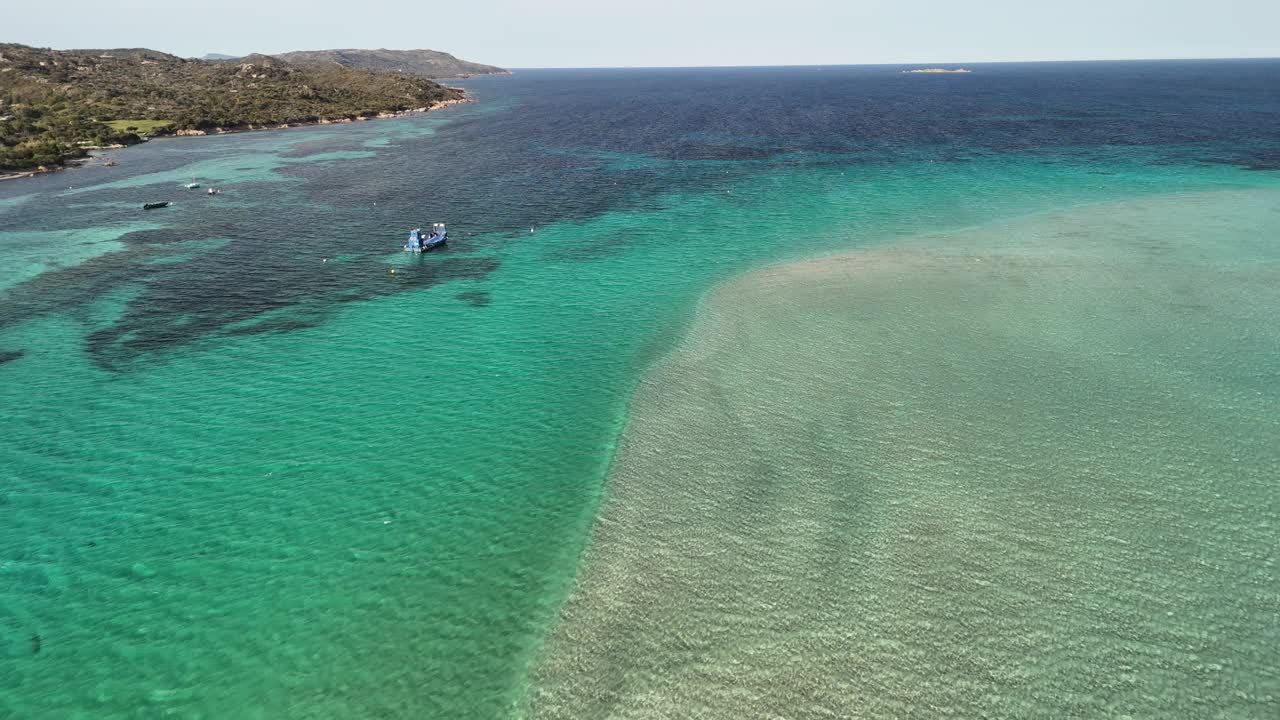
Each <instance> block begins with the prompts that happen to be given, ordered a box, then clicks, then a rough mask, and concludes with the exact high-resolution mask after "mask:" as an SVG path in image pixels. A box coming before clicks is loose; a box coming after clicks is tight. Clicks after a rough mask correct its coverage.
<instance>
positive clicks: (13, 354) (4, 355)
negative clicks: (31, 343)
mask: <svg viewBox="0 0 1280 720" xmlns="http://www.w3.org/2000/svg"><path fill="white" fill-rule="evenodd" d="M26 354H27V353H26V351H25V350H0V365H4V364H5V363H11V362H13V361H14V360H17V359H18V358H20V357H22V356H23V355H26Z"/></svg>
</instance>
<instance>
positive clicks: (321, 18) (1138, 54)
mask: <svg viewBox="0 0 1280 720" xmlns="http://www.w3.org/2000/svg"><path fill="white" fill-rule="evenodd" d="M52 5H56V11H54V10H52V9H51V6H52ZM0 42H18V43H23V44H26V45H36V46H42V47H54V48H62V49H65V48H106V47H148V48H152V49H155V50H163V51H166V52H171V53H174V54H177V55H183V56H189V57H198V56H202V55H204V54H205V53H209V52H219V53H227V54H231V55H242V54H248V53H250V52H265V53H275V52H286V51H289V50H316V49H323V48H352V47H355V48H369V47H385V48H396V49H408V48H432V49H436V50H444V51H446V52H451V53H453V54H454V55H457V56H458V57H461V58H464V59H467V60H474V61H476V62H484V63H491V64H495V65H501V66H503V67H511V68H534V67H656V66H698V65H835V64H863V63H868V64H869V63H926V64H931V63H961V62H1001V61H1019V60H1099V59H1135V58H1195V57H1280V0H1212V1H1211V0H962V1H959V0H957V1H953V2H943V1H942V0H844V1H843V2H841V1H839V0H539V1H536V2H518V1H517V0H448V1H446V2H441V1H440V0H358V1H357V2H350V1H349V0H343V1H339V0H216V1H215V2H207V3H184V2H174V0H159V1H157V0H110V2H106V3H104V2H103V0H53V2H52V3H49V4H46V3H44V2H24V1H22V0H0Z"/></svg>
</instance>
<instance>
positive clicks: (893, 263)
mask: <svg viewBox="0 0 1280 720" xmlns="http://www.w3.org/2000/svg"><path fill="white" fill-rule="evenodd" d="M1277 229H1280V194H1278V193H1277V192H1276V191H1274V190H1272V191H1242V192H1229V191H1228V192H1220V193H1203V194H1186V195H1178V196H1168V197H1160V198H1152V199H1144V200H1133V201H1123V202H1117V203H1105V204H1099V205H1094V206H1090V207H1086V208H1080V209H1075V210H1069V211H1059V212H1051V213H1045V214H1039V215H1035V216H1030V217H1027V218H1023V219H1019V220H1012V221H1008V222H1002V223H995V224H992V225H989V226H985V227H978V228H974V229H972V230H967V231H961V232H957V233H950V234H945V235H936V236H924V237H917V238H911V239H906V240H903V241H899V242H895V243H891V244H888V245H886V246H882V247H877V248H874V249H868V250H862V251H856V252H853V253H846V254H840V255H834V256H829V257H823V258H819V259H814V260H805V261H799V262H794V263H789V264H783V265H780V266H774V267H770V268H767V269H764V270H759V271H755V272H752V273H749V274H747V275H745V276H742V277H739V278H736V279H734V280H731V281H729V282H727V283H725V284H723V285H721V286H720V287H719V288H718V289H716V290H715V291H714V292H712V293H711V294H710V295H709V297H708V299H707V300H706V301H705V303H704V305H703V308H702V310H701V311H700V314H699V317H698V320H697V321H696V323H695V327H694V329H693V330H692V331H691V333H690V335H689V337H688V338H687V339H686V340H685V341H684V343H683V344H682V345H680V346H679V347H678V349H676V350H675V351H674V352H673V353H672V354H671V355H670V356H669V357H668V358H667V359H666V360H665V361H664V362H662V363H661V364H660V365H659V366H658V367H657V368H655V369H654V370H653V371H652V372H651V373H650V375H649V377H648V379H647V380H646V381H645V382H644V383H643V385H642V386H641V387H640V389H639V390H638V391H637V393H636V395H635V397H634V398H633V400H632V402H631V406H630V408H631V409H630V415H629V417H630V419H629V422H628V426H627V430H626V433H625V435H624V439H623V442H622V444H621V448H620V451H619V454H618V457H617V459H616V460H615V463H614V465H613V468H612V470H611V474H610V479H609V483H608V486H607V487H608V491H607V498H606V500H605V503H604V505H603V508H602V510H601V513H600V516H599V519H598V521H597V523H596V525H595V530H594V532H593V536H592V539H591V542H590V545H589V548H588V550H587V552H586V555H585V557H584V560H583V568H582V570H581V571H580V573H579V576H578V580H577V582H576V586H575V589H574V591H573V593H572V595H571V596H570V599H569V600H568V602H567V603H566V605H565V608H564V610H563V612H562V616H561V618H560V620H559V622H558V624H557V625H556V626H555V629H554V631H553V632H552V634H551V636H550V638H549V640H548V642H547V645H546V647H545V649H544V651H543V655H542V660H541V663H540V664H539V666H538V669H537V670H536V671H535V673H534V676H533V690H532V692H531V695H530V698H531V700H530V707H529V710H530V712H529V714H530V716H531V717H534V718H573V717H598V718H652V717H676V716H696V717H705V718H720V717H723V718H731V717H762V716H777V717H815V718H816V717H884V718H890V717H907V716H916V715H932V716H955V717H983V716H996V717H1050V716H1059V717H1061V716H1078V717H1104V716H1133V717H1155V716H1169V717H1172V716H1177V717H1193V716H1206V715H1214V716H1219V717H1238V718H1248V717H1261V716H1264V715H1267V714H1269V712H1270V710H1273V709H1274V707H1275V702H1276V698H1277V697H1280V695H1278V693H1280V687H1278V686H1277V681H1276V679H1275V676H1274V674H1273V673H1271V671H1270V668H1271V667H1272V665H1271V664H1270V663H1269V662H1268V661H1267V660H1266V659H1265V658H1267V657H1268V656H1270V655H1271V654H1272V653H1273V649H1274V647H1276V646H1277V645H1278V644H1280V629H1278V628H1277V626H1276V625H1275V623H1274V622H1271V621H1270V620H1269V619H1268V618H1267V617H1266V614H1265V613H1262V614H1260V613H1258V610H1259V609H1260V607H1259V605H1258V603H1260V602H1266V601H1265V600H1264V598H1265V597H1273V595H1272V593H1274V590H1275V575H1274V566H1273V562H1272V560H1271V559H1270V558H1271V556H1272V555H1273V552H1272V550H1271V547H1272V544H1273V540H1274V538H1273V534H1272V530H1271V528H1274V527H1275V523H1276V522H1277V520H1280V504H1277V502H1276V500H1275V497H1274V493H1272V492H1271V491H1270V489H1269V487H1270V484H1271V479H1272V478H1273V477H1274V474H1275V472H1276V470H1277V467H1278V466H1280V454H1277V451H1276V448H1277V447H1280V423H1278V422H1277V420H1276V416H1275V414H1274V412H1272V410H1273V409H1274V408H1275V407H1276V402H1277V399H1278V398H1277V390H1276V385H1275V383H1274V378H1275V377H1276V376H1277V373H1280V366H1278V365H1277V361H1276V358H1277V357H1280V352H1278V351H1280V330H1278V329H1277V327H1276V326H1275V324H1274V318H1275V317H1277V316H1280V290H1277V287H1280V285H1278V284H1277V282H1276V281H1277V280H1278V279H1280V275H1278V274H1277V273H1278V272H1280V270H1278V268H1280V266H1278V265H1277V260H1280V250H1278V249H1277V248H1276V247H1275V246H1274V245H1273V244H1271V243H1269V242H1266V241H1265V240H1264V239H1263V238H1264V237H1265V236H1268V232H1269V233H1270V235H1269V236H1274V232H1275V231H1276V230H1277ZM1210 236H1212V237H1213V238H1214V241H1213V242H1206V241H1205V240H1206V238H1208V237H1210ZM1246 298H1247V300H1246ZM1241 337H1248V338H1250V342H1249V343H1248V346H1247V347H1240V346H1239V342H1238V338H1241ZM1232 338H1236V339H1237V340H1235V341H1233V340H1232ZM1229 346H1231V347H1235V348H1236V349H1235V350H1234V351H1231V352H1229V353H1228V352H1227V351H1225V350H1224V348H1226V347H1229Z"/></svg>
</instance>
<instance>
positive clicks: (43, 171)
mask: <svg viewBox="0 0 1280 720" xmlns="http://www.w3.org/2000/svg"><path fill="white" fill-rule="evenodd" d="M451 89H452V90H459V91H462V89H461V88H451ZM470 102H475V101H474V100H473V99H472V98H469V97H462V98H458V99H456V100H441V101H439V102H435V103H432V104H431V105H428V106H426V107H419V108H412V109H409V110H399V111H396V112H381V113H378V114H377V115H369V116H364V115H361V116H357V117H344V118H336V119H329V118H321V119H319V120H312V121H307V122H290V123H280V124H268V125H258V126H254V125H243V126H237V127H217V128H213V129H212V130H177V131H175V132H171V133H165V134H163V135H154V136H151V137H148V138H144V139H143V140H142V141H141V142H139V143H134V144H135V145H141V144H142V143H146V142H150V141H152V140H156V139H159V138H176V137H201V136H205V135H232V134H236V133H246V132H262V131H269V130H287V129H289V128H299V127H312V126H316V125H347V124H350V123H357V122H366V121H369V120H393V119H395V118H402V117H408V116H410V115H419V114H425V113H429V112H434V111H436V110H445V109H447V108H450V107H452V106H454V105H463V104H466V103H470ZM127 147H131V146H129V145H112V146H107V147H91V148H85V149H86V150H123V149H125V148H127ZM95 159H96V158H95V156H92V155H89V156H86V157H80V158H69V159H68V160H67V161H66V163H65V164H64V165H53V166H48V167H40V168H32V169H29V170H18V171H14V172H10V173H3V174H0V181H3V180H21V179H23V178H32V177H36V176H38V175H49V174H51V173H56V172H62V171H64V170H72V169H75V168H78V167H80V166H82V165H87V164H89V163H92V162H93V161H94V160H95Z"/></svg>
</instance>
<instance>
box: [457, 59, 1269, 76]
mask: <svg viewBox="0 0 1280 720" xmlns="http://www.w3.org/2000/svg"><path fill="white" fill-rule="evenodd" d="M1237 60H1280V55H1240V56H1227V57H1223V56H1191V57H1123V58H1072V59H1067V60H1060V59H1040V60H966V61H949V62H943V61H922V62H921V61H914V62H862V63H859V62H852V63H851V62H835V63H780V64H775V65H754V64H753V65H732V64H731V65H524V66H520V65H509V66H503V69H506V70H721V69H723V70H730V69H745V68H824V67H908V66H917V65H919V66H928V67H960V66H967V65H1035V64H1059V63H1104V62H1187V61H1205V62H1211V61H1237ZM472 77H480V75H473V76H472Z"/></svg>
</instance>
